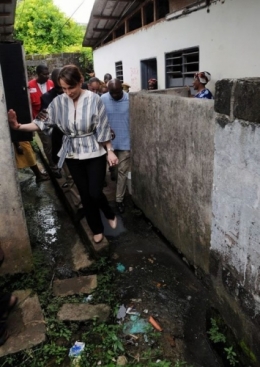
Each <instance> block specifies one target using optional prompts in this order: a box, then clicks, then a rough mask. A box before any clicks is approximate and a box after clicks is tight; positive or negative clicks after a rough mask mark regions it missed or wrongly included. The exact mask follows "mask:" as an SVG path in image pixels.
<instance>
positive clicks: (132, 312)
mask: <svg viewBox="0 0 260 367" xmlns="http://www.w3.org/2000/svg"><path fill="white" fill-rule="evenodd" d="M132 309H133V307H128V309H127V310H126V313H127V314H128V315H135V316H140V312H136V311H132Z"/></svg>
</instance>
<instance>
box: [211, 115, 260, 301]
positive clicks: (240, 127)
mask: <svg viewBox="0 0 260 367" xmlns="http://www.w3.org/2000/svg"><path fill="white" fill-rule="evenodd" d="M259 147H260V126H259V125H255V124H252V125H250V124H246V123H245V122H244V121H239V120H235V121H234V122H233V123H230V124H228V125H226V126H225V128H223V127H221V126H219V125H218V124H216V132H215V157H214V184H213V197H212V213H213V219H212V234H211V250H213V251H216V252H218V253H219V254H221V257H222V259H223V263H224V264H228V265H229V266H231V267H233V268H234V269H236V271H237V273H238V274H239V279H238V281H240V283H241V285H242V286H245V287H247V288H249V289H251V290H252V291H253V293H254V294H259V291H260V283H259V279H260V269H259V264H260V236H259V234H260V166H259V162H260V149H259ZM259 305H260V302H259ZM259 307H260V306H259Z"/></svg>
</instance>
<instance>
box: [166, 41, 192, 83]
mask: <svg viewBox="0 0 260 367" xmlns="http://www.w3.org/2000/svg"><path fill="white" fill-rule="evenodd" d="M198 71H199V48H198V47H192V48H187V49H185V50H180V51H174V52H170V53H167V54H165V72H166V88H173V87H183V86H185V85H191V84H192V81H193V76H194V73H196V72H198Z"/></svg>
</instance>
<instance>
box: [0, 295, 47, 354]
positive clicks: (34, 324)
mask: <svg viewBox="0 0 260 367" xmlns="http://www.w3.org/2000/svg"><path fill="white" fill-rule="evenodd" d="M12 294H13V295H14V296H16V297H18V304H17V305H16V307H15V308H14V310H13V311H12V312H11V314H10V315H9V317H8V321H7V329H8V334H9V338H8V339H7V341H6V342H5V344H4V345H2V346H1V347H0V357H2V356H5V355H7V354H12V353H17V352H20V351H21V350H24V349H28V348H32V347H34V346H35V345H37V344H40V343H42V342H44V341H45V322H44V318H43V314H42V310H41V306H40V302H39V300H38V297H37V295H35V294H33V293H32V291H31V290H22V291H15V292H13V293H12Z"/></svg>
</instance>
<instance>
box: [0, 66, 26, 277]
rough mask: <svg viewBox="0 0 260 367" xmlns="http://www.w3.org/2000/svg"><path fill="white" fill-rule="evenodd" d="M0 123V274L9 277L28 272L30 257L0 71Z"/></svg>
mask: <svg viewBox="0 0 260 367" xmlns="http://www.w3.org/2000/svg"><path fill="white" fill-rule="evenodd" d="M0 121H1V126H0V130H1V134H0V145H1V152H2V153H1V155H0V171H1V175H0V244H1V247H2V249H3V251H4V252H5V261H4V263H3V265H2V266H1V268H0V273H1V274H3V273H6V269H8V271H7V272H8V273H9V274H11V273H17V272H19V273H20V272H27V271H30V270H31V269H32V254H31V248H30V242H29V236H28V232H27V226H26V220H25V216H24V210H23V204H22V199H21V193H20V186H19V183H18V180H17V172H16V165H15V161H14V156H13V148H12V144H11V139H10V131H9V126H8V122H7V114H6V104H5V95H4V88H3V80H2V73H1V67H0Z"/></svg>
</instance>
